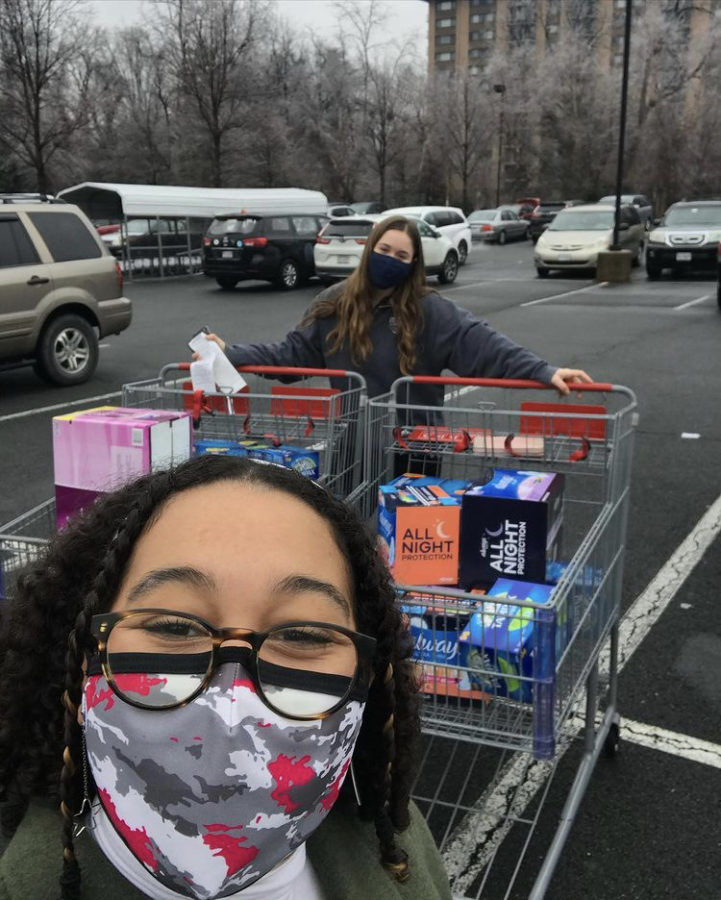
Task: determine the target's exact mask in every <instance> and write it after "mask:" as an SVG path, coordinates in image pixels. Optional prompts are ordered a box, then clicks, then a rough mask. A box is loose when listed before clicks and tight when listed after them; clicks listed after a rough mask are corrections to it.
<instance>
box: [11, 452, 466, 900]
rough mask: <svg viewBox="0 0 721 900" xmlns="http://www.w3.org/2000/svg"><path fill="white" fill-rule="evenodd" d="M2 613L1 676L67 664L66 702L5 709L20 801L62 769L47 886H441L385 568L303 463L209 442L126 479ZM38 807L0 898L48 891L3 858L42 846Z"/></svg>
mask: <svg viewBox="0 0 721 900" xmlns="http://www.w3.org/2000/svg"><path fill="white" fill-rule="evenodd" d="M50 608H52V610H53V615H52V617H49V616H46V615H44V613H43V612H42V610H44V609H50ZM6 621H7V622H8V624H9V626H10V627H9V628H8V629H7V630H6V631H5V633H4V634H3V635H0V651H1V652H2V655H0V660H2V662H0V690H4V689H5V688H6V687H9V685H10V684H11V683H12V684H14V685H15V686H16V687H15V692H16V694H17V693H18V692H19V693H20V694H22V688H18V687H17V685H18V684H27V685H37V684H39V683H41V682H42V683H45V684H48V685H52V684H63V683H64V685H65V691H64V694H63V704H64V707H65V713H64V721H62V720H61V719H60V718H59V717H57V712H56V711H55V710H56V706H55V705H54V704H53V703H52V702H50V703H48V704H47V705H42V704H38V703H37V702H35V696H33V697H32V698H31V697H30V696H29V695H28V697H27V698H25V700H23V698H22V697H18V703H17V704H14V705H13V706H12V709H10V708H9V709H10V711H7V710H6V711H5V712H4V713H2V714H0V726H1V727H0V757H2V758H3V759H5V760H7V763H6V765H5V768H4V769H0V791H2V790H3V789H4V790H5V791H6V792H7V795H8V796H10V797H14V798H17V806H18V808H20V807H22V806H23V805H26V804H27V801H28V800H30V799H31V798H32V795H33V794H34V793H35V794H38V795H42V794H43V792H44V791H45V790H46V789H45V787H44V786H45V785H46V784H47V773H48V772H49V773H51V775H52V773H53V771H54V772H55V773H56V774H57V777H58V781H59V784H60V798H61V801H62V802H61V807H62V812H63V817H64V821H63V825H62V836H63V844H64V854H63V868H62V876H61V897H62V900H73V898H80V900H85V898H91V897H92V898H96V897H98V896H103V898H104V900H121V898H122V900H131V898H142V897H151V898H156V900H173V898H178V897H190V898H198V900H211V898H231V897H243V898H248V900H256V898H264V900H271V898H272V900H301V898H302V900H319V898H325V900H332V898H335V897H337V898H339V900H340V898H343V900H348V898H352V897H354V896H358V897H359V898H360V897H367V896H373V897H374V898H386V897H388V898H393V897H401V896H409V895H408V893H407V892H408V891H409V890H410V891H411V892H412V895H413V897H414V898H417V900H424V898H428V900H432V898H437V897H446V898H450V891H449V888H448V882H447V878H445V876H444V873H443V871H442V866H441V864H440V858H439V855H438V852H437V850H436V849H435V847H434V845H433V842H432V840H431V839H430V835H429V834H428V832H427V829H426V828H425V824H424V823H423V822H422V820H421V819H420V818H419V817H418V813H417V810H415V808H414V807H413V806H412V804H410V803H409V789H410V783H411V779H412V777H413V770H412V767H411V765H410V760H411V759H412V757H413V755H414V742H415V739H416V736H417V733H418V717H417V703H416V691H417V685H416V680H415V673H414V669H413V663H412V661H411V660H410V658H409V656H410V653H411V649H412V648H411V646H410V644H409V638H408V634H407V632H406V631H405V629H404V627H403V624H402V622H401V619H400V615H399V612H398V609H397V607H396V604H395V602H394V593H393V589H392V585H391V583H390V580H389V576H388V574H387V572H386V570H385V569H384V567H383V564H382V563H381V561H380V560H379V558H378V555H377V553H376V550H375V545H374V541H373V539H372V537H371V536H370V535H369V534H368V533H367V532H366V531H365V530H364V528H363V526H362V524H361V523H360V521H359V520H358V519H357V518H356V517H355V516H354V515H353V514H351V513H350V511H349V510H348V509H347V508H346V507H345V506H344V505H343V504H342V503H341V502H340V501H338V500H336V499H335V498H333V497H332V496H331V495H330V494H328V493H327V492H326V491H325V490H324V489H322V488H320V487H318V486H317V485H315V484H313V483H312V482H311V481H309V480H308V479H306V478H303V477H302V476H300V475H297V474H296V473H294V472H291V471H288V470H285V469H281V468H279V467H275V466H268V465H263V464H259V463H256V462H252V461H250V460H246V459H237V458H236V459H232V458H225V459H222V458H213V457H201V458H199V459H197V460H193V461H191V462H189V463H186V464H184V465H182V466H180V467H178V468H177V469H175V470H174V471H173V472H171V473H160V474H156V475H151V476H148V477H146V478H144V479H141V480H139V481H138V482H136V483H134V484H132V485H129V486H128V487H126V488H123V489H121V490H120V491H118V492H116V493H115V494H113V495H109V496H108V497H107V498H105V499H104V500H102V501H100V502H98V503H97V504H95V505H94V506H93V508H92V509H91V510H90V511H89V512H88V513H87V514H86V515H85V516H84V517H83V518H82V519H81V520H79V521H77V522H76V523H75V525H71V526H70V527H69V528H68V529H67V530H66V531H65V532H64V533H63V534H61V535H60V536H59V537H58V540H57V541H56V543H55V544H54V546H53V547H52V548H51V550H50V553H49V555H48V557H47V560H46V561H45V563H44V564H43V565H42V566H38V568H37V570H36V572H35V573H34V574H33V575H32V577H31V578H30V579H28V580H27V581H25V582H24V583H23V585H21V590H20V593H19V597H18V599H17V601H16V602H15V603H14V604H13V606H11V608H10V609H9V610H8V613H7V619H6ZM39 622H43V623H44V624H43V626H42V627H40V626H39V625H38V623H39ZM43 629H46V630H47V633H46V631H44V630H43ZM63 632H64V634H65V637H63ZM31 633H32V640H33V641H34V644H33V646H34V652H33V653H32V654H25V656H22V654H21V653H20V650H19V648H20V646H27V645H29V641H30V634H31ZM65 643H67V648H68V649H67V654H65V655H64V659H65V665H64V669H65V671H64V673H63V672H62V670H60V671H58V665H60V666H61V667H62V662H60V661H61V660H62V659H63V654H62V653H60V654H58V652H57V648H62V646H63V644H65ZM18 665H20V668H22V669H23V671H22V672H20V671H19V670H18ZM34 669H37V671H36V672H35V671H34ZM41 669H42V672H41V671H40V670H41ZM31 670H32V671H31ZM13 710H17V711H18V712H17V714H16V713H14V712H13ZM21 710H22V711H23V715H22V716H21V715H20V711H21ZM53 715H55V716H56V719H55V720H53V718H52V716H53ZM34 717H38V722H37V723H34V721H33V719H34ZM40 717H42V724H40ZM39 734H46V735H48V736H49V737H48V738H47V742H46V743H43V742H37V739H35V740H36V743H35V744H33V740H28V738H27V736H28V735H39ZM53 734H55V735H56V736H60V735H62V740H63V743H64V746H65V750H64V753H63V755H62V769H59V768H57V767H56V766H57V764H55V760H56V759H57V756H56V753H57V751H56V749H55V748H56V746H57V737H52V735H53ZM23 741H24V743H23ZM26 762H27V765H26V767H25V768H23V766H24V765H25V763H26ZM33 779H35V781H34V782H33ZM354 787H355V790H353V788H354ZM23 792H24V793H23ZM11 805H12V804H11ZM53 808H54V809H56V808H57V807H56V806H55V807H53ZM43 815H52V816H54V815H55V813H54V812H53V813H43V812H42V810H41V809H40V807H38V805H37V801H33V802H32V803H31V806H30V811H29V812H28V813H27V814H26V816H25V819H24V820H23V822H22V824H21V825H20V829H19V832H18V835H17V840H14V841H13V842H12V843H11V844H10V847H9V849H8V851H7V852H6V854H5V856H4V857H3V858H2V859H1V860H0V881H1V882H2V884H12V885H13V886H14V887H13V890H12V891H11V893H10V894H8V898H9V900H27V897H30V896H53V895H56V890H54V889H53V887H52V886H51V885H46V886H43V884H44V883H41V882H40V881H38V876H37V873H36V874H35V876H34V877H33V876H32V875H31V874H30V873H28V879H29V880H28V882H27V885H26V884H25V882H24V881H23V878H24V869H23V866H22V865H20V864H19V863H15V868H13V860H14V859H16V858H18V859H19V858H20V857H16V856H15V855H14V847H15V846H16V845H17V846H18V847H21V846H23V841H27V840H30V841H31V843H32V845H33V846H35V847H37V848H39V849H38V853H40V854H45V853H47V854H50V856H52V854H53V850H52V847H53V846H54V844H53V841H52V840H51V838H50V837H49V836H48V834H47V833H46V831H47V829H48V827H50V828H52V826H51V825H50V824H49V823H50V822H51V821H52V820H51V819H48V820H47V821H46V820H44V819H43V818H42V816H43ZM409 824H410V827H409ZM399 832H400V833H401V836H400V837H399ZM23 834H26V835H30V837H29V838H28V837H23ZM40 848H42V849H40ZM45 848H48V849H47V850H45ZM370 848H372V850H370ZM18 852H19V851H18ZM369 852H370V856H369ZM379 857H380V859H379ZM58 861H59V860H58ZM379 861H380V863H382V865H379V864H378V863H379ZM80 863H82V867H81V865H80ZM4 867H5V868H7V872H6V871H5V870H4ZM8 867H9V868H8ZM42 869H43V866H42V865H39V867H38V871H41V870H42ZM8 873H9V874H8ZM55 884H57V882H55ZM43 891H44V892H45V893H43ZM33 892H34V893H33Z"/></svg>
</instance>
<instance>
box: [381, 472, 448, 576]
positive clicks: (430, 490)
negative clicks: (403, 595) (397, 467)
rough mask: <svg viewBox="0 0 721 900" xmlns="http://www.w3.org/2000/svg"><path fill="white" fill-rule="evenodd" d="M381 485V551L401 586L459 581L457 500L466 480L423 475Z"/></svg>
mask: <svg viewBox="0 0 721 900" xmlns="http://www.w3.org/2000/svg"><path fill="white" fill-rule="evenodd" d="M396 481H397V482H398V484H396V483H394V482H391V483H390V484H386V485H381V487H380V489H379V492H378V533H379V539H380V545H381V552H382V554H383V555H384V557H385V558H386V560H387V562H388V565H389V567H390V570H391V572H392V573H393V577H394V578H395V580H396V581H397V582H398V583H399V584H409V585H424V584H438V585H444V584H446V585H455V584H457V583H458V546H459V537H460V513H461V507H460V500H461V495H460V494H459V493H458V491H459V490H461V489H462V486H463V485H464V482H457V481H445V480H444V479H441V478H430V477H424V478H419V479H413V480H412V482H410V483H409V482H408V479H407V476H401V477H400V479H396Z"/></svg>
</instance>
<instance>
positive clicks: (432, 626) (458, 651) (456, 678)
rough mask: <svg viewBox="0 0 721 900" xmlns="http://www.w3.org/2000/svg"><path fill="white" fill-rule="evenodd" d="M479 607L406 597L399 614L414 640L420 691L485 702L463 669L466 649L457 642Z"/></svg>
mask: <svg viewBox="0 0 721 900" xmlns="http://www.w3.org/2000/svg"><path fill="white" fill-rule="evenodd" d="M479 605H480V603H472V602H469V601H468V600H463V599H460V598H459V599H458V600H456V599H451V598H446V597H437V596H436V597H434V596H432V595H431V596H429V595H423V596H421V595H418V596H415V595H414V594H412V593H409V594H406V595H405V597H404V598H403V604H402V606H401V610H402V612H403V614H404V618H405V620H406V622H407V625H408V628H409V630H410V632H411V635H412V637H413V648H414V649H413V658H414V659H415V660H416V661H417V662H418V664H419V666H420V670H421V673H422V676H423V687H422V690H423V692H424V693H426V694H435V695H437V696H441V697H465V698H468V699H474V700H484V699H488V695H487V694H484V693H483V692H482V691H480V690H479V689H478V688H477V687H475V686H472V685H471V683H470V680H469V678H468V673H467V672H466V670H465V669H464V668H463V663H462V658H461V657H462V655H463V654H464V653H465V650H466V648H465V646H464V645H460V644H459V642H458V638H459V636H460V634H461V632H462V631H463V630H464V628H465V627H466V626H467V624H468V620H469V616H470V615H471V613H472V612H473V611H474V610H475V609H477V608H478V606H479Z"/></svg>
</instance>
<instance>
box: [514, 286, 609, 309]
mask: <svg viewBox="0 0 721 900" xmlns="http://www.w3.org/2000/svg"><path fill="white" fill-rule="evenodd" d="M607 284H608V282H607V281H599V282H598V284H589V285H587V286H586V287H582V288H576V290H574V291H563V292H562V293H561V294H550V295H549V296H548V297H539V298H538V300H527V301H526V302H525V303H521V306H535V305H536V304H537V303H547V302H548V301H549V300H557V299H558V298H559V297H570V296H571V294H585V293H586V291H595V290H596V288H600V287H606V285H607Z"/></svg>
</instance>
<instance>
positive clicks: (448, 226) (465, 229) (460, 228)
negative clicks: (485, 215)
mask: <svg viewBox="0 0 721 900" xmlns="http://www.w3.org/2000/svg"><path fill="white" fill-rule="evenodd" d="M381 216H382V218H384V219H385V218H386V217H387V216H413V217H414V218H416V219H420V220H421V221H422V222H426V223H427V224H428V225H432V226H433V228H437V229H438V230H439V231H440V232H441V234H444V235H445V236H446V237H449V238H450V239H451V240H452V241H453V246H454V247H455V248H456V252H457V253H458V265H460V266H462V265H464V264H465V262H466V259H467V257H468V251H469V249H470V247H471V226H470V225H469V224H468V220H467V219H466V217H465V216H464V215H463V210H462V209H458V208H457V207H455V206H403V207H399V208H398V209H386V210H384V211H383V213H382V214H381Z"/></svg>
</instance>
